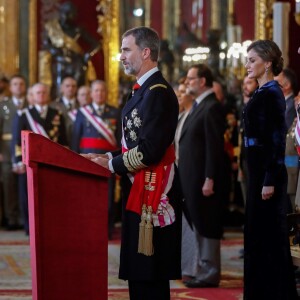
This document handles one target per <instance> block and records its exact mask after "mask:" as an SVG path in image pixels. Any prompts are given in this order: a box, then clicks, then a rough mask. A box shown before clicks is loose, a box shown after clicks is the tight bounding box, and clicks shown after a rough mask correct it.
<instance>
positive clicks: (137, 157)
mask: <svg viewBox="0 0 300 300" xmlns="http://www.w3.org/2000/svg"><path fill="white" fill-rule="evenodd" d="M143 158H144V156H143V153H142V152H140V151H138V146H136V147H134V148H133V149H130V150H128V151H127V152H125V153H124V154H123V161H124V165H125V167H126V168H127V169H128V171H129V172H136V171H138V170H140V169H143V168H146V167H147V166H146V165H144V164H143V163H142V159H143Z"/></svg>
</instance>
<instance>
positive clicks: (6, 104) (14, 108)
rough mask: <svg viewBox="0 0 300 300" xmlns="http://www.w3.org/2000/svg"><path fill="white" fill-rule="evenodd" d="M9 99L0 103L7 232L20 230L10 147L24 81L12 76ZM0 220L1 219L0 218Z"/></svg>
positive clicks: (0, 153) (22, 102)
mask: <svg viewBox="0 0 300 300" xmlns="http://www.w3.org/2000/svg"><path fill="white" fill-rule="evenodd" d="M9 89H10V92H11V94H12V95H11V97H6V98H4V100H3V101H1V103H0V161H1V172H2V180H3V208H4V225H5V227H6V228H7V229H8V230H14V229H20V228H21V227H20V224H19V221H20V209H19V202H18V194H17V190H18V188H17V176H16V174H14V173H13V165H12V159H11V152H10V145H11V142H12V126H13V119H14V117H15V115H16V113H19V114H20V113H21V110H22V109H23V108H24V107H25V106H26V99H25V96H26V81H25V78H24V77H23V76H22V75H14V76H12V77H11V79H10V82H9ZM0 219H1V217H0Z"/></svg>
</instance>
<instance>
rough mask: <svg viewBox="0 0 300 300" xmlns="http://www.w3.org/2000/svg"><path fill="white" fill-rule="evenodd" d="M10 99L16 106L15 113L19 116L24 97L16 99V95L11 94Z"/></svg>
mask: <svg viewBox="0 0 300 300" xmlns="http://www.w3.org/2000/svg"><path fill="white" fill-rule="evenodd" d="M12 101H13V103H14V105H15V106H16V108H17V114H18V115H19V116H21V115H22V107H23V104H24V101H25V99H24V98H20V99H18V98H16V97H14V96H12Z"/></svg>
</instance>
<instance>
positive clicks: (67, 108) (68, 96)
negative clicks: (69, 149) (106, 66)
mask: <svg viewBox="0 0 300 300" xmlns="http://www.w3.org/2000/svg"><path fill="white" fill-rule="evenodd" d="M60 89H61V94H62V95H61V97H60V98H58V99H56V100H55V101H54V102H51V103H50V106H51V107H53V108H55V109H57V110H58V111H60V112H61V113H62V114H63V116H64V119H65V123H66V132H67V140H68V146H70V143H71V140H72V132H73V125H74V122H75V119H76V113H77V109H78V107H79V104H78V101H77V99H76V92H77V82H76V80H75V79H74V78H73V77H70V76H68V77H65V78H64V79H63V81H62V83H61V87H60Z"/></svg>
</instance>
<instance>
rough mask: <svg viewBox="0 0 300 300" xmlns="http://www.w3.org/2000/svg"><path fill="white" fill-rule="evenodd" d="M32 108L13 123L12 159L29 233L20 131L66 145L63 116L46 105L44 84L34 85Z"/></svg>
mask: <svg viewBox="0 0 300 300" xmlns="http://www.w3.org/2000/svg"><path fill="white" fill-rule="evenodd" d="M32 95H33V99H34V106H33V107H31V108H26V109H24V110H23V113H22V114H21V115H20V116H19V115H16V116H15V119H14V121H13V141H12V156H13V157H12V159H13V163H14V165H15V166H16V168H15V172H16V173H18V174H19V178H18V180H19V197H20V202H21V205H22V209H23V211H24V228H25V231H26V234H28V233H29V224H28V197H27V177H26V170H25V166H24V165H23V163H22V152H21V131H22V130H30V131H33V132H35V133H38V134H42V135H43V136H45V137H47V138H49V139H51V140H52V141H54V142H57V143H59V144H61V145H64V146H66V145H67V138H66V129H65V122H64V117H63V115H62V114H61V113H60V112H59V111H58V110H56V109H54V108H51V107H50V106H49V105H48V102H49V88H48V86H46V85H45V84H42V83H36V84H35V85H34V86H33V87H32Z"/></svg>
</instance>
